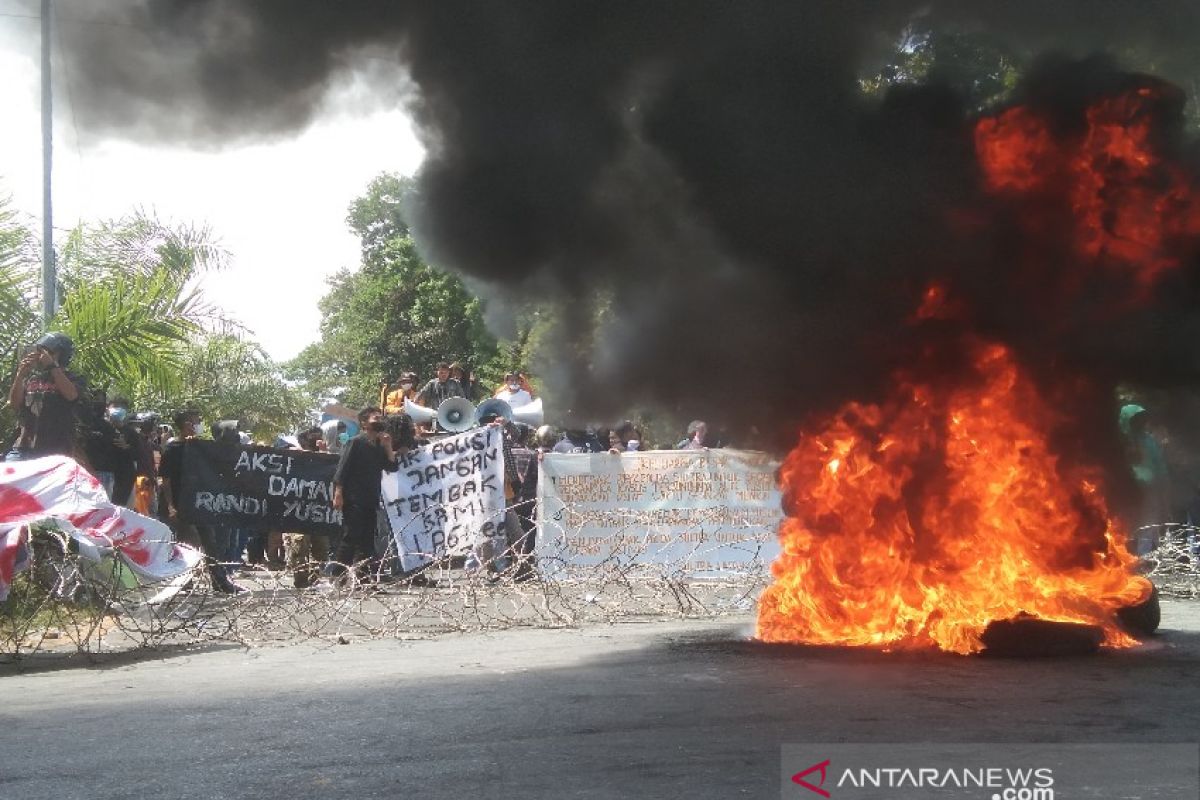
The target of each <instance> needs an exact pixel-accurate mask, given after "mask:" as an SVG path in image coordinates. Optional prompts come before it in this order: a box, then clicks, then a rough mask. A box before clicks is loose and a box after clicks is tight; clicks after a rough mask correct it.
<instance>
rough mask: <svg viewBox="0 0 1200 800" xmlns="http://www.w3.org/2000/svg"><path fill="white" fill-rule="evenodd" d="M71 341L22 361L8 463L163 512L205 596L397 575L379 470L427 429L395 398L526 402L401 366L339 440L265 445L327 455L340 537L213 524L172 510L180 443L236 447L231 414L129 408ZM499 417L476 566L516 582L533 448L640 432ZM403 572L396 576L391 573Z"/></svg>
mask: <svg viewBox="0 0 1200 800" xmlns="http://www.w3.org/2000/svg"><path fill="white" fill-rule="evenodd" d="M74 352H75V347H74V343H73V342H72V341H71V339H70V337H68V336H66V335H65V334H62V333H49V334H46V335H45V336H43V337H42V338H41V339H39V340H38V342H37V343H36V344H35V345H34V346H32V347H31V348H29V350H28V352H27V353H26V354H25V355H24V356H23V357H22V359H21V361H20V363H19V366H18V369H17V373H16V376H15V379H14V381H13V384H12V387H11V389H10V392H9V403H10V406H11V407H12V408H14V409H15V410H16V412H17V421H18V425H19V432H18V434H17V436H16V439H15V440H14V441H13V443H12V446H11V448H10V449H9V450H8V452H7V453H6V456H5V459H6V460H10V461H16V460H24V459H30V458H38V457H41V456H45V455H52V454H60V455H67V456H70V457H72V458H75V459H76V460H77V461H79V462H80V463H82V464H83V465H85V466H86V467H87V468H88V469H89V470H90V471H91V472H92V474H93V475H95V477H96V478H97V480H98V481H99V482H100V484H101V486H102V487H103V488H104V491H105V492H106V493H107V494H108V496H109V498H110V499H111V501H112V502H113V503H114V504H117V505H123V506H128V507H130V508H132V509H134V510H136V511H138V512H139V513H142V514H145V515H147V516H155V517H158V518H160V519H162V520H163V521H164V522H166V523H167V524H168V525H170V526H171V529H172V530H173V531H174V533H175V535H176V538H177V539H178V540H179V541H182V542H184V543H187V544H190V545H193V546H195V547H197V548H199V549H201V550H202V551H203V552H204V553H205V555H206V564H207V567H208V572H209V575H210V578H211V583H212V586H213V588H214V589H215V590H216V591H218V592H223V593H237V592H239V591H242V589H241V587H239V586H238V585H237V584H236V583H235V582H234V575H235V574H236V572H237V571H238V570H239V569H246V568H253V567H259V566H266V567H270V566H278V567H283V568H286V569H287V570H289V571H290V572H291V573H292V575H293V580H294V582H295V585H296V586H297V587H298V588H307V587H310V586H313V585H315V584H317V583H319V582H320V581H321V580H323V579H325V578H330V579H340V578H342V577H344V575H345V570H346V567H345V566H344V565H348V564H354V563H356V562H358V563H360V564H362V565H365V569H362V570H361V572H360V575H359V577H360V578H368V579H374V580H379V579H388V578H390V577H397V573H398V567H397V565H396V564H395V563H394V562H395V560H393V561H392V562H389V561H388V559H387V557H386V554H387V551H388V546H389V544H390V537H389V536H388V534H387V530H386V520H385V519H384V518H383V515H382V514H380V513H379V508H380V500H379V489H380V481H379V476H380V474H381V473H382V472H387V471H389V470H394V469H395V466H394V465H395V463H396V459H397V458H398V456H400V455H403V454H404V453H405V452H407V451H408V450H410V449H412V448H416V447H420V446H422V445H424V444H427V443H428V442H429V441H430V440H431V439H432V438H435V437H437V436H438V435H440V433H441V432H440V431H438V430H437V428H436V421H435V422H433V423H431V424H427V425H418V424H416V423H414V421H413V419H412V417H411V416H409V415H408V414H407V413H405V405H404V404H405V401H410V402H412V403H416V404H417V405H419V406H422V407H424V408H436V407H437V406H438V405H440V404H441V402H443V401H444V400H446V399H448V398H452V397H462V398H465V399H467V400H470V401H472V402H473V403H475V402H477V401H479V400H480V399H482V398H483V397H484V396H485V394H490V396H491V397H494V398H497V399H500V400H504V401H505V402H506V403H508V404H509V406H510V407H511V408H513V409H519V408H522V407H524V406H527V405H529V404H530V403H532V402H533V401H534V400H535V399H536V398H537V392H536V390H535V389H534V387H533V385H532V384H531V383H530V381H529V379H528V377H527V376H526V375H525V374H523V373H521V372H518V371H513V372H509V373H508V374H506V375H505V376H504V380H503V382H502V383H501V384H500V385H499V386H498V387H496V388H495V389H494V390H493V391H491V392H490V393H488V392H485V390H484V387H483V385H482V384H481V382H480V381H479V380H478V379H477V378H476V377H475V376H474V374H473V372H472V371H471V370H470V368H469V367H466V366H465V365H463V364H461V363H457V362H456V363H446V362H443V363H440V364H438V365H437V366H436V368H435V371H434V376H433V377H432V378H430V379H429V380H428V381H426V382H425V383H424V384H421V385H419V386H418V380H417V374H416V373H415V372H405V373H403V374H402V375H401V376H400V379H399V381H397V383H396V385H394V386H391V387H389V386H386V385H385V386H383V387H381V399H382V401H383V402H382V404H381V407H374V406H372V407H368V408H365V409H363V410H362V411H361V412H359V414H358V418H357V420H356V422H357V425H358V431H359V432H358V434H357V435H356V436H353V437H351V436H349V427H350V426H349V425H348V424H347V420H344V419H332V420H327V421H326V422H324V423H322V424H321V425H319V426H316V425H314V426H311V427H308V428H305V429H303V430H300V431H298V432H296V433H295V434H294V435H290V436H283V435H281V436H280V437H279V438H277V439H276V441H275V442H274V445H275V446H277V447H278V446H284V447H295V448H298V449H301V450H306V451H312V452H327V453H332V454H335V455H338V456H339V459H340V460H339V463H338V467H337V472H336V473H335V478H334V486H335V495H334V498H333V503H334V507H335V508H338V509H339V510H341V511H342V514H343V526H342V533H341V536H340V537H332V540H331V537H326V536H317V535H312V534H299V533H289V532H286V531H276V530H246V529H240V528H232V527H227V526H217V525H197V524H194V523H191V522H186V521H184V520H183V516H184V515H181V514H180V513H179V512H180V502H181V500H182V487H183V478H184V475H183V471H184V462H183V445H184V443H185V442H187V441H189V440H191V439H196V438H202V437H206V436H211V437H212V439H214V440H216V441H224V442H226V443H228V444H234V445H236V444H247V443H249V438H248V436H247V434H246V433H244V432H241V431H238V430H237V426H236V423H235V422H229V421H223V422H214V423H213V424H212V425H205V423H204V421H203V420H202V418H201V415H200V414H199V412H197V411H195V410H191V409H185V410H183V411H180V412H178V413H176V414H174V416H173V417H172V418H171V419H170V422H169V423H168V422H166V421H164V420H163V419H161V418H160V416H159V415H158V414H157V413H153V412H142V413H135V411H134V409H133V408H132V407H131V404H130V402H129V400H128V399H127V398H124V397H113V398H111V399H109V398H107V397H106V396H105V395H104V394H103V393H102V392H101V393H96V392H93V391H91V390H90V389H89V387H88V384H87V381H86V380H85V379H84V378H83V376H81V375H79V374H78V373H76V372H74V371H72V370H71V369H70V367H69V365H70V363H71V360H72V358H73V357H74ZM480 422H481V423H482V424H493V425H499V426H501V427H502V428H503V433H504V450H505V498H506V501H507V505H508V507H509V510H508V513H507V515H506V519H505V529H506V538H507V540H508V548H507V549H506V550H505V552H503V553H498V554H493V556H494V557H493V558H491V559H490V560H491V564H489V567H490V568H491V569H493V570H503V569H509V570H512V572H513V574H514V576H515V577H516V579H517V580H524V579H527V578H529V577H531V576H532V575H533V568H532V552H533V547H534V537H535V531H536V524H537V523H536V518H535V513H536V512H535V506H536V503H535V498H536V494H537V477H538V469H537V463H538V458H539V457H541V456H543V455H544V454H546V453H599V452H604V451H605V450H607V451H609V452H614V453H619V452H630V451H640V450H646V449H649V446H648V444H647V443H646V439H645V437H644V436H643V435H642V433H641V431H639V429H638V428H637V427H636V426H635V425H634V423H633V422H631V421H628V420H627V421H623V422H621V423H619V424H618V425H615V426H613V427H612V428H611V429H608V428H603V427H588V428H574V427H567V429H566V430H565V431H562V432H559V431H557V430H556V429H555V428H553V427H551V426H548V425H543V426H541V427H539V428H537V429H535V428H533V427H530V426H528V425H524V424H521V423H518V422H511V421H506V420H505V419H504V418H503V417H502V416H501V414H500V412H499V411H496V412H494V413H492V414H491V415H490V416H488V417H486V418H483V419H481V420H480ZM715 444H717V443H716V442H713V441H710V440H709V438H708V433H707V426H706V425H705V424H704V423H703V422H699V421H697V422H693V423H692V424H691V425H689V426H688V430H687V436H686V438H685V439H684V440H683V441H681V442H680V443H679V446H680V447H681V448H696V447H705V446H709V445H715ZM399 577H404V576H399ZM404 579H407V580H410V581H412V582H413V583H414V584H416V585H430V583H431V582H430V581H428V579H426V578H423V577H422V576H420V575H415V576H407V577H406V578H404Z"/></svg>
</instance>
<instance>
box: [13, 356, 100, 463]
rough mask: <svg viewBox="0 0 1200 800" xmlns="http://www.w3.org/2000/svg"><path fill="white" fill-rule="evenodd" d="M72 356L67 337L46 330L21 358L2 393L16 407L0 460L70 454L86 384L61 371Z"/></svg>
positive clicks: (65, 367) (73, 446) (73, 454)
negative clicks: (13, 428)
mask: <svg viewBox="0 0 1200 800" xmlns="http://www.w3.org/2000/svg"><path fill="white" fill-rule="evenodd" d="M74 355H75V343H74V342H72V341H71V337H69V336H67V335H66V334H65V333H47V334H46V335H45V336H43V337H42V338H41V339H38V341H37V343H36V344H35V345H34V346H33V347H32V348H31V349H30V350H29V352H28V353H27V354H26V355H25V357H24V358H22V359H21V363H20V364H19V365H18V367H17V374H16V377H15V379H14V380H13V385H12V388H11V389H10V390H9V392H8V403H9V405H10V406H11V407H12V408H14V409H15V410H16V412H17V417H18V419H19V421H20V423H21V432H20V435H19V436H18V438H17V440H16V442H14V443H13V446H12V448H11V450H10V451H9V453H8V455H7V456H6V460H8V461H19V460H22V459H26V458H38V457H40V456H47V455H64V456H70V457H74V456H75V450H76V441H75V426H76V419H77V415H78V409H79V397H80V395H81V394H82V393H83V390H84V389H85V388H86V387H87V383H86V382H85V381H84V380H83V378H81V377H80V376H79V375H76V374H75V373H73V372H69V371H67V365H68V364H70V363H71V358H72V356H74Z"/></svg>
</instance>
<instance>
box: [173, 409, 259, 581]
mask: <svg viewBox="0 0 1200 800" xmlns="http://www.w3.org/2000/svg"><path fill="white" fill-rule="evenodd" d="M175 430H176V431H178V432H179V436H178V437H176V438H175V439H172V440H171V441H170V442H168V443H167V445H166V447H164V448H163V453H162V460H161V461H160V462H159V466H158V470H159V474H160V475H162V483H163V497H164V499H165V500H166V507H165V508H162V507H160V511H161V512H162V513H163V515H164V516H165V517H166V521H167V523H168V524H169V525H170V526H171V529H172V530H173V531H175V538H176V539H178V540H179V541H181V542H183V543H185V544H190V545H199V546H200V548H201V549H203V550H204V554H205V559H204V560H205V565H206V566H207V567H208V575H209V578H210V579H211V580H212V586H213V589H214V590H215V591H217V592H220V593H221V594H240V593H242V592H245V591H246V589H245V588H244V587H242V586H238V585H237V584H236V583H234V582H233V581H232V580H230V578H229V573H228V572H227V571H226V569H225V566H224V565H223V564H221V562H220V561H219V560H218V559H220V558H222V557H224V555H225V551H226V550H228V549H229V533H228V530H227V529H217V528H214V527H212V526H210V525H191V524H188V523H185V522H183V521H182V520H181V519H179V504H180V503H181V502H182V501H183V448H184V447H186V446H187V443H188V442H190V441H192V440H193V439H196V438H197V437H199V436H200V433H201V431H203V430H204V422H203V421H202V420H201V419H200V412H198V411H193V410H190V409H189V410H187V411H180V412H179V413H178V414H176V415H175Z"/></svg>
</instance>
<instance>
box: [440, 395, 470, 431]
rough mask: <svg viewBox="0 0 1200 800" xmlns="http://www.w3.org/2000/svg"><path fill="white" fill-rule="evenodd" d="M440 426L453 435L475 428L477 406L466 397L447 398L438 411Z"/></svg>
mask: <svg viewBox="0 0 1200 800" xmlns="http://www.w3.org/2000/svg"><path fill="white" fill-rule="evenodd" d="M437 422H438V426H439V427H440V428H442V429H443V430H447V431H451V432H452V433H461V432H463V431H469V430H470V429H471V428H474V427H475V404H474V403H472V402H471V401H470V400H468V399H467V398H465V397H447V398H446V399H445V400H443V401H442V403H441V405H439V406H438V409H437Z"/></svg>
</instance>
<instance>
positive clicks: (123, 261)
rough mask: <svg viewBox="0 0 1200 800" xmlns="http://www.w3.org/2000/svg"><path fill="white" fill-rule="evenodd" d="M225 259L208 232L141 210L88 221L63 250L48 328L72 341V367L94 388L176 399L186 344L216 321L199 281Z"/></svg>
mask: <svg viewBox="0 0 1200 800" xmlns="http://www.w3.org/2000/svg"><path fill="white" fill-rule="evenodd" d="M224 262H225V254H224V251H223V250H221V248H220V247H219V245H217V244H216V243H215V242H214V241H213V238H212V236H211V233H210V232H209V231H208V230H207V229H204V228H199V229H197V228H190V227H186V226H171V225H167V224H165V223H163V222H161V221H159V220H158V219H156V218H154V217H153V216H149V215H146V214H141V213H138V214H135V215H134V216H132V217H130V218H127V219H123V220H117V221H114V222H106V223H101V224H99V225H94V226H83V225H81V226H79V227H78V228H76V229H75V230H73V231H72V232H71V234H70V235H69V236H68V238H67V241H66V242H65V244H64V245H63V247H62V252H61V256H60V259H59V273H60V283H61V287H62V305H61V307H60V309H59V312H58V314H57V315H56V316H55V318H54V320H53V321H52V322H51V326H50V327H51V329H55V330H62V331H64V332H66V333H67V334H68V335H70V336H71V338H72V339H73V340H74V341H75V346H76V358H75V361H74V362H73V364H72V366H73V367H74V368H75V369H76V370H77V371H79V372H80V373H82V374H83V375H85V376H87V377H88V379H89V381H90V382H91V383H92V385H93V386H97V387H107V388H108V389H109V390H110V392H120V393H122V394H130V395H134V396H139V395H147V394H156V395H160V396H166V395H170V394H172V393H173V392H176V391H178V390H179V389H180V388H181V387H182V385H183V384H182V375H183V371H184V366H185V362H186V353H187V349H188V346H189V342H190V341H192V340H193V339H194V338H195V337H197V336H199V335H200V334H201V333H202V332H203V331H204V330H205V326H206V324H208V323H211V322H212V321H213V320H216V319H217V318H218V317H217V314H216V312H215V311H214V310H213V309H212V307H211V306H209V305H208V304H207V303H206V302H205V301H204V299H203V297H202V296H201V294H200V293H199V292H198V291H196V290H195V289H194V288H192V280H193V278H195V277H196V276H198V275H199V274H200V273H202V272H204V271H205V270H209V269H219V268H220V267H222V266H223V265H224Z"/></svg>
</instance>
